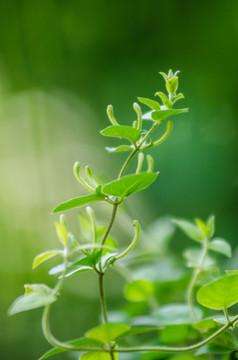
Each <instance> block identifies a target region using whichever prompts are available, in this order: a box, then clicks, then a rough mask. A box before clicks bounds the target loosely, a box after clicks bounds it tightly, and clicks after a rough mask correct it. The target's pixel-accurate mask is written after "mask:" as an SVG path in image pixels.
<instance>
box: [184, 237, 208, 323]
mask: <svg viewBox="0 0 238 360" xmlns="http://www.w3.org/2000/svg"><path fill="white" fill-rule="evenodd" d="M207 250H208V248H207V240H205V241H204V242H203V251H202V254H201V258H200V260H199V267H198V268H196V269H195V270H194V272H193V276H192V279H191V281H190V283H189V286H188V291H187V301H188V306H189V309H190V312H191V314H192V316H193V318H194V320H195V321H198V318H197V315H196V312H195V309H194V300H193V292H194V287H195V284H196V281H197V278H198V275H199V274H200V272H201V267H202V265H203V263H204V260H205V258H206V255H207Z"/></svg>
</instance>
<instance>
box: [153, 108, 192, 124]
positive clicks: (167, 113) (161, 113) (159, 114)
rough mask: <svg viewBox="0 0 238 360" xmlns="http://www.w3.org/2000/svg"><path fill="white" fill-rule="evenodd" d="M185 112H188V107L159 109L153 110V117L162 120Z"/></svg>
mask: <svg viewBox="0 0 238 360" xmlns="http://www.w3.org/2000/svg"><path fill="white" fill-rule="evenodd" d="M185 112H188V109H171V110H157V111H152V114H151V117H152V119H153V120H156V121H159V122H160V121H163V120H165V119H167V118H168V117H171V116H173V115H178V114H182V113H185Z"/></svg>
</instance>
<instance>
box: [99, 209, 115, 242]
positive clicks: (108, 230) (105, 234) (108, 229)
mask: <svg viewBox="0 0 238 360" xmlns="http://www.w3.org/2000/svg"><path fill="white" fill-rule="evenodd" d="M117 207H118V203H114V204H113V209H112V215H111V219H110V222H109V224H108V227H107V228H106V230H105V232H104V234H103V237H102V241H101V245H104V243H105V241H106V239H107V237H108V234H109V232H110V230H111V228H112V225H113V223H114V220H115V217H116V213H117Z"/></svg>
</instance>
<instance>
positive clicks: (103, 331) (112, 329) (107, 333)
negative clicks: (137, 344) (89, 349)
mask: <svg viewBox="0 0 238 360" xmlns="http://www.w3.org/2000/svg"><path fill="white" fill-rule="evenodd" d="M129 330H130V326H128V325H126V324H120V323H107V324H104V325H99V326H97V327H95V328H93V329H91V330H89V331H88V332H87V333H86V334H85V336H86V337H87V338H90V339H95V340H99V341H102V342H105V343H109V342H110V341H112V340H115V339H116V338H117V337H119V336H120V335H122V334H124V333H126V332H128V331H129Z"/></svg>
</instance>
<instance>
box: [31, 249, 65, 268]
mask: <svg viewBox="0 0 238 360" xmlns="http://www.w3.org/2000/svg"><path fill="white" fill-rule="evenodd" d="M61 253H62V251H61V250H48V251H44V252H42V253H40V254H38V255H36V256H35V258H34V261H33V265H32V268H33V269H35V268H36V267H37V266H39V265H40V264H42V263H43V262H45V261H46V260H48V259H50V258H52V257H53V256H55V255H58V254H61Z"/></svg>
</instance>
